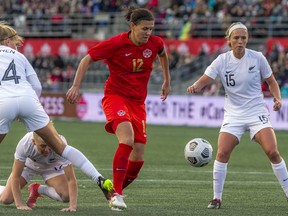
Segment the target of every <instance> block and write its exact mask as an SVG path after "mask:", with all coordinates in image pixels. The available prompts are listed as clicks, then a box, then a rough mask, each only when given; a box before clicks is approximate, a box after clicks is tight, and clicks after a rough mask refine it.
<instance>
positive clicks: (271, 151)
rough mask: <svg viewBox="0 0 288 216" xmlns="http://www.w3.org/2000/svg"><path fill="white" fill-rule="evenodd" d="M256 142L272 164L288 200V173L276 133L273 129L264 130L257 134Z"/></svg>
mask: <svg viewBox="0 0 288 216" xmlns="http://www.w3.org/2000/svg"><path fill="white" fill-rule="evenodd" d="M254 138H255V141H256V142H258V143H259V144H260V145H261V147H262V149H263V150H264V152H265V154H266V155H267V157H268V158H269V160H270V162H271V166H272V169H273V172H274V174H275V176H276V178H277V179H278V181H279V183H280V185H281V187H282V189H283V191H284V193H285V195H286V197H287V198H288V173H287V167H286V163H285V161H284V159H283V158H282V157H281V155H280V153H279V151H278V147H277V140H276V136H275V132H274V130H273V129H272V128H270V127H267V128H263V129H261V130H260V131H258V133H256V134H255V137H254Z"/></svg>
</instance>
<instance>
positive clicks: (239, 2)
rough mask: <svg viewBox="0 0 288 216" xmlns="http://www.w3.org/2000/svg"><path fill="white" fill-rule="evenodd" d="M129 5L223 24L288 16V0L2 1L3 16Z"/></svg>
mask: <svg viewBox="0 0 288 216" xmlns="http://www.w3.org/2000/svg"><path fill="white" fill-rule="evenodd" d="M130 5H136V6H140V7H147V8H149V9H151V10H154V12H156V13H157V14H158V15H159V16H165V18H166V19H168V18H171V17H184V16H188V17H190V16H206V17H209V16H217V17H218V18H219V19H221V21H222V20H224V19H227V18H229V17H247V16H254V17H255V16H270V17H271V19H274V20H275V21H277V20H278V19H281V17H283V16H285V15H286V16H287V13H288V11H287V9H288V2H287V0H270V1H264V0H230V1H226V0H170V1H166V0H163V1H161V0H46V1H42V0H10V1H2V2H1V5H0V14H2V15H5V14H21V13H23V14H26V15H33V16H34V15H36V16H41V15H42V14H53V15H55V16H56V14H58V16H63V15H69V14H74V13H82V14H96V13H97V12H99V11H103V12H115V11H121V10H123V9H125V8H127V7H128V6H130ZM163 5H164V6H163Z"/></svg>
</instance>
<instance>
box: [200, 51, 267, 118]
mask: <svg viewBox="0 0 288 216" xmlns="http://www.w3.org/2000/svg"><path fill="white" fill-rule="evenodd" d="M205 74H206V75H207V76H209V77H211V78H212V79H216V77H220V79H221V82H222V85H223V86H224V89H225V105H224V110H225V117H227V116H232V117H239V118H241V117H243V118H247V116H253V115H255V114H259V113H267V114H268V110H267V108H266V106H265V101H264V98H263V93H262V87H261V85H262V80H263V79H267V78H269V77H270V76H271V75H272V70H271V67H270V66H269V63H268V61H267V59H266V58H265V57H264V55H263V54H262V53H261V52H256V51H253V50H251V49H245V55H244V56H243V57H242V58H241V59H237V58H236V57H235V56H234V55H233V52H232V51H228V52H226V53H223V54H220V55H219V56H218V57H217V58H216V59H215V60H214V61H213V62H212V63H211V65H210V66H208V67H207V69H206V71H205Z"/></svg>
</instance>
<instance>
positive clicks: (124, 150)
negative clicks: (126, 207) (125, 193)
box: [113, 143, 133, 195]
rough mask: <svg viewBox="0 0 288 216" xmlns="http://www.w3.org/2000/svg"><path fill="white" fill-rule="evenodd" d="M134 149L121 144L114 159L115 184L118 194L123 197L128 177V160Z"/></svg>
mask: <svg viewBox="0 0 288 216" xmlns="http://www.w3.org/2000/svg"><path fill="white" fill-rule="evenodd" d="M132 149H133V148H132V147H131V146H129V145H126V144H123V143H119V146H118V149H117V150H116V152H115V155H114V159H113V183H114V190H115V192H116V193H118V194H120V195H122V190H123V187H122V185H123V181H124V179H125V176H126V172H127V166H128V158H129V155H130V153H131V151H132Z"/></svg>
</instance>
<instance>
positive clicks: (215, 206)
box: [207, 199, 221, 209]
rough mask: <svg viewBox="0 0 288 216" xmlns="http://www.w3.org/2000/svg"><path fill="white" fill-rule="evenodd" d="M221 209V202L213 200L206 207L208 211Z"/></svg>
mask: <svg viewBox="0 0 288 216" xmlns="http://www.w3.org/2000/svg"><path fill="white" fill-rule="evenodd" d="M220 207H221V200H220V199H213V200H211V202H210V203H209V205H208V207H207V208H208V209H220Z"/></svg>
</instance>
